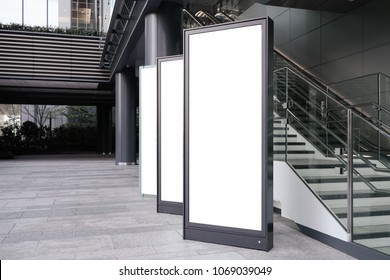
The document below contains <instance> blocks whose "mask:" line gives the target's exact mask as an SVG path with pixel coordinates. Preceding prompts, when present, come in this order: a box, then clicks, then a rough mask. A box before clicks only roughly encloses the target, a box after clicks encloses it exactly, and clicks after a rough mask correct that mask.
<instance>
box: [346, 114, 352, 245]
mask: <svg viewBox="0 0 390 280" xmlns="http://www.w3.org/2000/svg"><path fill="white" fill-rule="evenodd" d="M347 143H348V147H347V149H348V166H347V169H348V170H347V171H348V173H347V176H348V177H347V183H348V190H347V233H348V234H349V235H350V238H352V234H353V114H352V110H351V109H349V110H348V142H347Z"/></svg>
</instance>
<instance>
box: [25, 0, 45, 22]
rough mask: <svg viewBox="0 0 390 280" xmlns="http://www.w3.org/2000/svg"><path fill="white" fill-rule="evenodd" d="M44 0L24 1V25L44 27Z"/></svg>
mask: <svg viewBox="0 0 390 280" xmlns="http://www.w3.org/2000/svg"><path fill="white" fill-rule="evenodd" d="M46 20H47V6H46V0H29V1H24V24H26V25H30V26H46V23H47V21H46Z"/></svg>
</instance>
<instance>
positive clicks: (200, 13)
mask: <svg viewBox="0 0 390 280" xmlns="http://www.w3.org/2000/svg"><path fill="white" fill-rule="evenodd" d="M201 15H205V16H206V18H208V19H209V20H210V21H212V22H213V23H214V24H218V23H220V22H219V20H217V19H216V18H215V17H214V16H213V15H212V14H210V13H209V12H208V11H205V10H199V11H197V12H196V14H195V16H196V17H200V16H201Z"/></svg>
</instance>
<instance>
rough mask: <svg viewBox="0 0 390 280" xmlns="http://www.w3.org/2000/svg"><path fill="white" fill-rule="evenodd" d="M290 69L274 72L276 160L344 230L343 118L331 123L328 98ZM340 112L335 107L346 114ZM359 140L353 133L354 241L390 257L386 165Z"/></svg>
mask: <svg viewBox="0 0 390 280" xmlns="http://www.w3.org/2000/svg"><path fill="white" fill-rule="evenodd" d="M279 60H280V58H279ZM285 65H286V64H285ZM289 67H290V68H287V67H284V68H282V69H283V70H279V69H275V76H274V77H275V79H274V87H275V89H274V90H275V94H274V101H275V102H274V103H275V105H274V108H275V112H274V114H275V120H274V160H283V161H286V162H287V163H288V164H289V165H290V167H291V168H293V169H294V170H295V172H296V173H297V174H298V175H299V176H300V178H301V179H302V180H303V181H304V182H305V184H306V185H307V187H308V188H310V189H311V190H312V191H313V192H314V193H315V194H316V195H317V197H318V198H319V199H320V200H322V202H323V203H324V205H326V207H327V208H328V210H329V211H330V212H332V213H333V214H334V216H335V217H336V218H337V219H338V220H339V222H340V223H341V224H342V225H343V226H344V227H345V229H346V230H347V229H348V219H347V213H348V179H347V172H346V170H347V169H348V158H347V152H346V150H345V147H346V146H347V142H348V139H347V134H348V133H347V125H348V124H347V118H343V117H341V118H339V121H335V120H336V119H337V116H335V115H333V114H332V112H330V110H326V108H321V101H322V100H325V98H326V97H327V95H326V94H325V92H324V91H323V90H322V89H321V88H320V84H319V83H311V81H310V77H305V76H303V75H302V74H301V73H299V72H298V71H296V72H295V71H294V70H295V69H291V65H290V66H289ZM278 71H279V72H282V73H287V75H286V74H283V75H281V74H280V73H278ZM290 72H291V74H290ZM336 101H337V100H332V102H334V103H336ZM328 103H329V101H328ZM343 106H344V104H342V103H340V104H338V107H340V108H341V107H342V108H343V109H344V110H347V107H343ZM340 108H339V109H340ZM335 111H337V112H338V113H339V111H340V110H335ZM355 117H356V118H359V121H360V122H359V123H357V124H358V125H360V126H361V123H363V124H364V125H365V126H367V127H371V126H372V124H371V123H369V122H368V121H363V120H362V119H360V118H361V116H357V115H356V116H355ZM359 128H360V129H364V127H359ZM343 129H344V131H343ZM381 133H383V134H385V132H381ZM359 136H360V135H359V134H357V133H356V131H355V130H354V140H355V141H354V145H353V146H354V150H355V151H354V157H353V170H354V174H353V220H352V224H353V227H352V229H351V232H352V238H353V241H354V242H356V243H359V244H361V245H363V246H366V247H369V248H372V249H374V250H377V251H380V252H383V253H385V254H390V173H389V169H388V167H387V165H386V162H382V161H381V160H379V159H376V158H374V157H372V154H373V153H372V152H370V150H369V149H367V147H364V141H356V140H357V137H359ZM387 137H388V135H387ZM360 140H362V139H360ZM364 140H365V141H366V142H368V140H367V139H364ZM362 143H363V144H362ZM286 149H287V153H286V152H285V151H286ZM360 151H364V152H360ZM381 158H383V156H382V157H381ZM373 168H375V169H377V170H375V169H373ZM378 170H380V171H378ZM381 171H382V172H381Z"/></svg>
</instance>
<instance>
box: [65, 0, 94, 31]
mask: <svg viewBox="0 0 390 280" xmlns="http://www.w3.org/2000/svg"><path fill="white" fill-rule="evenodd" d="M99 8H100V7H99V5H98V1H97V0H76V1H75V0H74V1H72V21H71V27H72V28H77V29H97V27H98V24H97V21H98V14H99V11H98V10H99Z"/></svg>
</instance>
